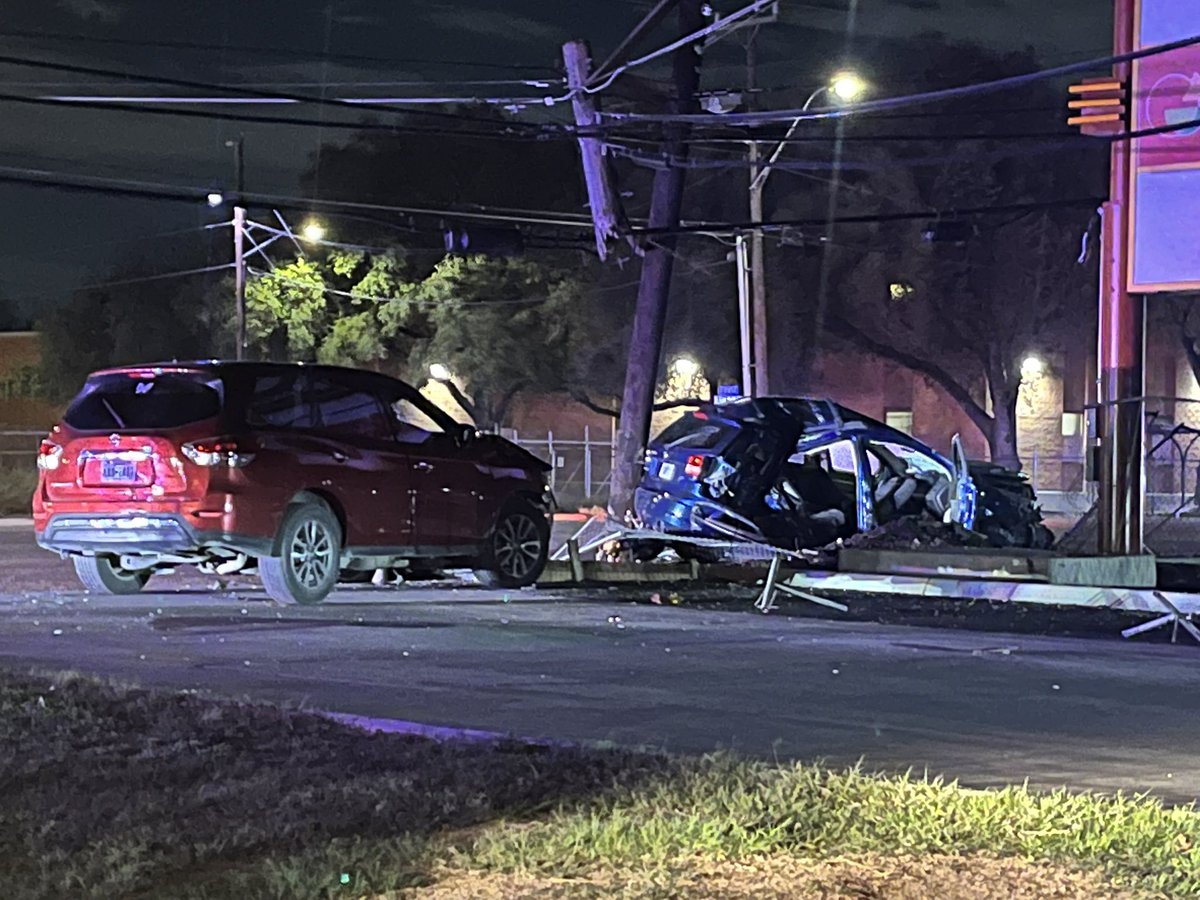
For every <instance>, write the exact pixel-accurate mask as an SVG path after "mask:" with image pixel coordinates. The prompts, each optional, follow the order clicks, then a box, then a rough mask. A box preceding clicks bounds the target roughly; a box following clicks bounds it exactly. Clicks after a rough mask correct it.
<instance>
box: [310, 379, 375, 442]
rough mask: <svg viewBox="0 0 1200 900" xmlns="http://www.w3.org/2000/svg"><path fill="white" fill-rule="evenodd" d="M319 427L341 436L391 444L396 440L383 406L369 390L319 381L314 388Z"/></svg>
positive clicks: (330, 380) (328, 381) (329, 381)
mask: <svg viewBox="0 0 1200 900" xmlns="http://www.w3.org/2000/svg"><path fill="white" fill-rule="evenodd" d="M312 395H313V399H314V400H315V401H316V407H317V421H318V426H317V427H318V428H320V429H321V430H322V431H325V432H328V433H329V434H334V435H339V436H341V437H349V438H362V439H367V440H375V441H390V440H393V439H394V438H395V435H394V433H393V431H392V424H391V419H390V417H389V416H388V414H387V412H386V411H385V410H384V407H383V403H381V402H380V400H379V398H378V397H377V396H375V394H373V393H371V392H370V391H365V390H362V389H360V388H355V387H351V386H349V385H345V384H339V383H338V382H336V381H333V380H332V379H328V378H318V379H316V381H315V382H314V384H313V386H312Z"/></svg>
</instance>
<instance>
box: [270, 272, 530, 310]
mask: <svg viewBox="0 0 1200 900" xmlns="http://www.w3.org/2000/svg"><path fill="white" fill-rule="evenodd" d="M249 272H250V274H251V275H254V276H255V277H258V278H269V279H272V280H274V281H282V282H283V283H284V284H291V285H295V286H297V287H303V288H308V289H309V290H314V291H320V292H321V293H322V294H333V295H335V296H338V297H349V298H350V299H352V300H370V301H372V302H374V303H400V302H403V303H413V304H425V305H429V306H446V305H449V304H451V303H454V302H455V301H453V300H449V301H447V300H434V299H432V298H427V299H421V298H413V297H380V296H377V295H374V294H360V293H357V292H356V291H342V290H338V289H337V288H331V287H326V286H325V285H323V284H310V283H309V282H307V281H300V280H299V279H298V278H288V277H287V276H286V275H280V274H279V273H278V272H264V271H263V270H262V269H250V270H249ZM549 300H550V298H549V297H534V298H529V299H524V300H471V301H468V300H460V301H457V303H458V306H459V307H460V308H467V307H475V308H483V307H488V308H490V307H494V306H531V305H537V304H541V303H546V302H548V301H549Z"/></svg>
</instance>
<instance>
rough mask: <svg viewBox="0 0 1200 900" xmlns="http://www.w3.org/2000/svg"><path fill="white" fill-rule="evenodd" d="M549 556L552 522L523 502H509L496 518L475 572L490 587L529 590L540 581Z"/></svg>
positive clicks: (532, 506) (536, 509)
mask: <svg viewBox="0 0 1200 900" xmlns="http://www.w3.org/2000/svg"><path fill="white" fill-rule="evenodd" d="M549 553H550V523H549V522H547V521H546V515H545V513H543V512H541V511H540V510H539V509H538V508H537V507H535V506H534V505H533V504H532V503H529V502H527V501H524V500H510V501H509V502H508V503H506V504H505V505H504V506H503V508H501V510H500V515H499V516H497V517H496V527H495V528H493V529H492V533H491V534H490V535H488V539H487V543H486V544H485V545H484V548H483V553H482V556H481V559H480V561H481V563H482V568H480V569H477V570H476V571H475V577H476V579H478V581H479V583H480V584H482V585H485V586H487V587H507V588H519V587H527V586H528V585H531V584H533V583H534V582H536V581H537V580H538V578H539V577H540V576H541V574H542V570H543V569H545V568H546V560H547V558H548V557H549Z"/></svg>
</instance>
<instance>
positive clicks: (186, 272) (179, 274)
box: [5, 262, 234, 300]
mask: <svg viewBox="0 0 1200 900" xmlns="http://www.w3.org/2000/svg"><path fill="white" fill-rule="evenodd" d="M233 267H234V265H233V263H231V262H229V263H222V264H221V265H219V266H202V267H200V268H198V269H180V270H179V271H176V272H160V273H158V274H156V275H142V276H139V277H137V278H121V279H119V280H117V281H101V282H99V283H97V284H81V285H79V286H78V287H73V288H70V289H69V290H66V291H42V292H40V293H37V294H18V295H15V296H12V295H5V296H9V297H10V298H11V299H13V300H36V299H38V298H39V297H55V296H60V295H62V294H64V293H68V294H75V293H79V292H81V291H95V290H99V289H100V288H108V287H123V286H124V285H128V284H142V283H144V282H149V281H162V280H164V279H167V278H183V277H186V276H190V275H203V274H204V273H205V272H219V271H221V270H222V269H232V268H233Z"/></svg>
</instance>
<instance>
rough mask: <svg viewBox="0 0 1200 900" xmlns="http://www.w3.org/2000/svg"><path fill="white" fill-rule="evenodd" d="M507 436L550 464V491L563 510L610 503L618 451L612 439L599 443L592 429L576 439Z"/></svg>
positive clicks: (510, 432)
mask: <svg viewBox="0 0 1200 900" xmlns="http://www.w3.org/2000/svg"><path fill="white" fill-rule="evenodd" d="M504 436H505V437H507V438H508V439H509V440H511V441H513V442H514V443H517V444H519V445H520V446H522V447H524V448H525V449H526V450H528V451H529V452H530V453H532V454H533V455H534V456H536V457H538V458H539V459H542V460H545V461H546V462H547V463H549V464H550V475H549V478H550V488H551V490H553V491H554V496H555V497H556V498H557V499H558V505H559V507H560V508H562V509H577V508H580V507H583V506H595V505H603V504H604V503H606V502H607V498H608V487H609V483H610V482H611V481H612V470H613V458H614V455H615V454H614V451H615V449H616V448H615V445H614V443H613V440H612V438H611V436H609V435H605V436H604V438H602V439H600V440H597V439H596V438H594V437H593V436H592V433H591V430H590V429H588V428H584V430H583V434H582V435H575V436H572V437H566V436H562V435H559V434H555V433H554V432H553V431H551V432H547V433H546V434H545V435H544V436H536V437H535V436H532V435H524V434H520V433H518V432H517V431H514V430H511V429H506V430H505V431H504Z"/></svg>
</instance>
